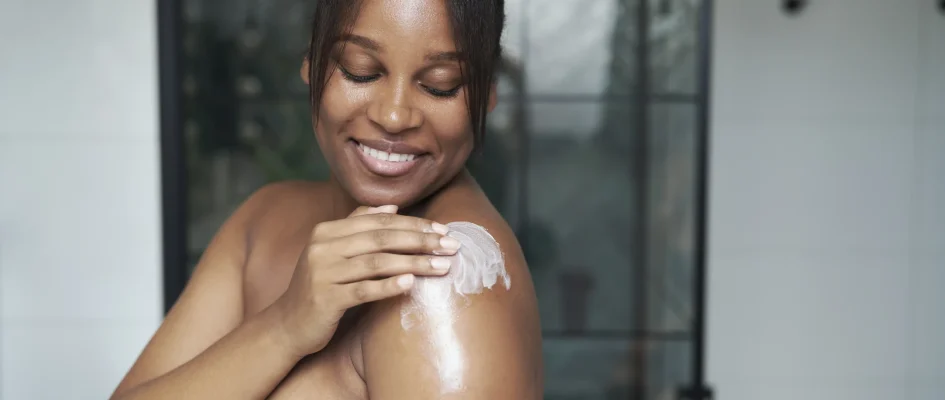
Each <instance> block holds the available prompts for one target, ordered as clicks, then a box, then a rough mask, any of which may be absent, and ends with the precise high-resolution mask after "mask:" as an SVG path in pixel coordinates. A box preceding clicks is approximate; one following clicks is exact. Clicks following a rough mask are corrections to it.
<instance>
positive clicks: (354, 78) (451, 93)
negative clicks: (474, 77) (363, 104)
mask: <svg viewBox="0 0 945 400" xmlns="http://www.w3.org/2000/svg"><path fill="white" fill-rule="evenodd" d="M338 69H339V70H341V74H342V75H343V76H344V78H345V79H347V80H349V81H351V82H354V83H371V82H374V81H376V80H377V79H378V78H380V77H381V75H380V74H374V75H367V76H364V75H355V74H352V73H351V72H348V70H346V69H344V67H341V66H339V67H338ZM421 86H423V89H424V90H426V91H427V93H430V94H431V95H433V96H435V97H443V98H448V97H455V96H456V94H457V93H459V88H460V87H461V86H462V85H460V86H457V87H455V88H452V89H450V90H439V89H434V88H431V87H429V86H425V85H421Z"/></svg>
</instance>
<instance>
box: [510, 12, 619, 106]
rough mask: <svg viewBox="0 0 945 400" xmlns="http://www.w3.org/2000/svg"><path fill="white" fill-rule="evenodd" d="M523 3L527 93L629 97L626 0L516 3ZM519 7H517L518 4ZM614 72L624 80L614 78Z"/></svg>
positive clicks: (536, 94)
mask: <svg viewBox="0 0 945 400" xmlns="http://www.w3.org/2000/svg"><path fill="white" fill-rule="evenodd" d="M522 2H524V3H526V20H525V23H526V26H527V32H526V35H525V39H526V42H525V43H523V44H522V45H523V47H522V48H521V51H522V53H523V54H524V55H523V57H524V59H525V63H526V72H527V82H528V92H529V95H530V96H540V95H553V94H556V95H561V94H567V95H583V96H587V97H591V98H593V97H597V96H601V95H604V94H608V95H618V94H619V95H624V96H626V95H628V94H630V93H631V86H630V85H631V84H632V81H631V80H629V79H626V78H629V77H632V76H633V69H631V68H632V67H633V65H635V61H634V60H635V57H634V55H633V53H634V51H633V46H632V43H631V40H632V38H633V37H635V36H636V35H635V32H634V28H633V27H634V26H636V21H635V19H634V18H635V17H634V16H633V15H634V14H635V12H634V11H635V10H634V8H633V7H628V6H627V4H630V3H634V2H629V1H614V0H541V1H538V0H516V1H510V2H507V3H506V6H507V7H513V4H515V3H519V4H521V3H522ZM516 5H518V4H516ZM612 72H616V73H618V75H619V76H621V77H624V75H626V76H625V77H624V78H625V79H621V80H616V81H615V80H613V78H614V76H612Z"/></svg>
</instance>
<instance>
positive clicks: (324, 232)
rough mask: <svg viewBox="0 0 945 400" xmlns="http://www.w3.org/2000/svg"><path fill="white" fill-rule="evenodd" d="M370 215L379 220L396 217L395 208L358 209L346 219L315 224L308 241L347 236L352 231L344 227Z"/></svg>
mask: <svg viewBox="0 0 945 400" xmlns="http://www.w3.org/2000/svg"><path fill="white" fill-rule="evenodd" d="M370 215H375V216H377V218H379V219H384V218H385V216H390V215H397V206H380V207H367V206H361V207H358V208H356V209H355V210H354V212H352V213H351V214H350V215H349V216H348V217H347V218H342V219H339V220H333V221H325V222H320V223H318V224H316V225H315V227H314V228H312V234H311V237H310V239H311V241H312V242H319V241H325V240H328V239H332V238H338V237H342V236H348V235H350V234H351V233H352V231H351V229H345V227H346V226H348V225H350V224H351V220H352V219H358V218H364V217H367V216H370Z"/></svg>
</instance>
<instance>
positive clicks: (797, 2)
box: [781, 0, 945, 15]
mask: <svg viewBox="0 0 945 400" xmlns="http://www.w3.org/2000/svg"><path fill="white" fill-rule="evenodd" d="M942 1H943V2H945V0H942ZM781 7H782V8H783V9H784V12H785V13H787V14H788V15H797V14H799V13H800V12H801V11H803V10H804V8H805V7H807V0H784V1H782V2H781Z"/></svg>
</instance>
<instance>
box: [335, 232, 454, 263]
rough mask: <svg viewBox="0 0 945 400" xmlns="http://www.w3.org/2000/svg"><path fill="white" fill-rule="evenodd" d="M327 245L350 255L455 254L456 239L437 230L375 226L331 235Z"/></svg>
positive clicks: (347, 256)
mask: <svg viewBox="0 0 945 400" xmlns="http://www.w3.org/2000/svg"><path fill="white" fill-rule="evenodd" d="M328 245H329V246H330V247H332V248H334V249H337V253H336V254H338V255H341V256H342V257H346V258H351V257H357V256H360V255H364V254H370V253H405V254H432V255H437V256H448V255H453V254H456V251H457V250H459V246H460V243H459V241H458V240H456V239H453V238H451V237H449V236H443V235H441V234H439V233H427V232H417V231H406V230H397V229H377V230H373V231H367V232H358V233H355V234H353V235H349V236H345V237H343V238H338V239H334V240H333V241H331V242H328Z"/></svg>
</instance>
